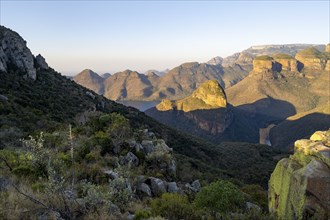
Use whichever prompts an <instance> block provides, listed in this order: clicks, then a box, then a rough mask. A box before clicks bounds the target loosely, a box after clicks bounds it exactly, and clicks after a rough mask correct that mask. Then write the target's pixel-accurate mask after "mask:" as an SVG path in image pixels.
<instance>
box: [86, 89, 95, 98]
mask: <svg viewBox="0 0 330 220" xmlns="http://www.w3.org/2000/svg"><path fill="white" fill-rule="evenodd" d="M86 95H88V96H89V97H91V98H92V99H95V95H94V94H93V93H91V92H89V91H87V92H86Z"/></svg>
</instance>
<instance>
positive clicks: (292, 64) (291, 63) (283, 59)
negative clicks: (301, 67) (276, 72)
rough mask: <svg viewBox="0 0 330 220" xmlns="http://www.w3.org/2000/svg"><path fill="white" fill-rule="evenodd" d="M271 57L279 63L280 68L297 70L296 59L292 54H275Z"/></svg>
mask: <svg viewBox="0 0 330 220" xmlns="http://www.w3.org/2000/svg"><path fill="white" fill-rule="evenodd" d="M273 58H274V59H275V61H276V62H277V63H279V64H281V70H284V71H291V72H297V71H298V61H297V60H296V59H295V58H293V57H292V56H290V55H287V54H276V55H274V56H273Z"/></svg>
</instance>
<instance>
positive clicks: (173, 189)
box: [166, 182, 180, 193]
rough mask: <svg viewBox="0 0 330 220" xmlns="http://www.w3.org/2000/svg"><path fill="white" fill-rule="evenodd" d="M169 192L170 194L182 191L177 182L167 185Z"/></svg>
mask: <svg viewBox="0 0 330 220" xmlns="http://www.w3.org/2000/svg"><path fill="white" fill-rule="evenodd" d="M166 188H167V192H169V193H177V192H179V191H180V189H179V187H178V185H177V184H176V182H169V183H167V184H166Z"/></svg>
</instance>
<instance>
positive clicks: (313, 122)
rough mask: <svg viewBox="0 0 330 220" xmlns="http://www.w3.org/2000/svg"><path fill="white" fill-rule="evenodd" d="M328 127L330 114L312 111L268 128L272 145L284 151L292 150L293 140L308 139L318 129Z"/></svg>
mask: <svg viewBox="0 0 330 220" xmlns="http://www.w3.org/2000/svg"><path fill="white" fill-rule="evenodd" d="M329 128H330V115H328V114H322V113H312V114H309V115H306V116H304V117H302V118H299V119H297V120H293V121H290V120H285V121H283V122H281V123H279V124H278V125H277V126H275V127H274V128H272V129H271V130H270V141H271V143H272V146H274V147H276V148H279V149H281V150H285V151H288V150H289V151H292V150H293V146H294V142H295V141H296V140H299V139H304V138H306V139H309V138H310V136H311V135H312V134H313V133H314V132H315V131H318V130H328V129H329Z"/></svg>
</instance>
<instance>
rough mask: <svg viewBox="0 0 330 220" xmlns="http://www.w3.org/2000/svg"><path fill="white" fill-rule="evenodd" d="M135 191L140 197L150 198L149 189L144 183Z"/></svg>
mask: <svg viewBox="0 0 330 220" xmlns="http://www.w3.org/2000/svg"><path fill="white" fill-rule="evenodd" d="M136 190H137V191H138V193H139V194H141V195H142V196H149V197H151V196H152V194H151V189H150V187H149V186H148V185H147V184H145V183H140V184H139V185H138V186H137V188H136Z"/></svg>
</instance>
